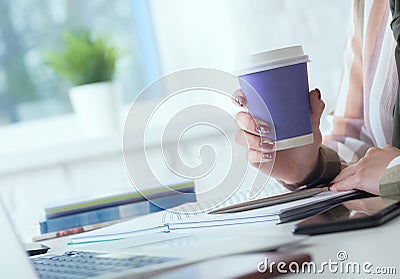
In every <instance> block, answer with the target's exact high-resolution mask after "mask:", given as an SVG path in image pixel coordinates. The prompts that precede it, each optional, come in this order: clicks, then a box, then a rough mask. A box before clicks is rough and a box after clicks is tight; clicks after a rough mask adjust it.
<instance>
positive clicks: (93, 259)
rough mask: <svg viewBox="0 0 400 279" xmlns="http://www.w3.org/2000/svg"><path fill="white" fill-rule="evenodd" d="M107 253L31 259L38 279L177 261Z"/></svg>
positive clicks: (76, 276) (74, 278)
mask: <svg viewBox="0 0 400 279" xmlns="http://www.w3.org/2000/svg"><path fill="white" fill-rule="evenodd" d="M107 255H110V254H107V253H100V252H86V251H68V252H65V253H64V254H60V255H48V256H44V257H38V258H31V262H32V264H33V266H34V268H35V270H36V272H37V274H38V276H39V278H46V279H47V278H51V279H64V278H65V279H80V278H91V277H97V276H104V275H106V274H107V273H115V272H121V271H126V270H127V269H134V268H141V267H145V266H149V265H155V264H160V263H165V262H169V261H174V260H177V259H176V258H166V257H154V256H138V255H134V256H127V257H123V258H116V257H110V256H108V257H107Z"/></svg>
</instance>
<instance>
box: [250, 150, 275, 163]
mask: <svg viewBox="0 0 400 279" xmlns="http://www.w3.org/2000/svg"><path fill="white" fill-rule="evenodd" d="M247 159H248V160H249V162H250V163H251V164H253V165H254V166H257V165H259V164H263V163H267V162H270V161H272V160H273V159H274V153H273V152H262V151H259V150H253V149H249V150H248V151H247Z"/></svg>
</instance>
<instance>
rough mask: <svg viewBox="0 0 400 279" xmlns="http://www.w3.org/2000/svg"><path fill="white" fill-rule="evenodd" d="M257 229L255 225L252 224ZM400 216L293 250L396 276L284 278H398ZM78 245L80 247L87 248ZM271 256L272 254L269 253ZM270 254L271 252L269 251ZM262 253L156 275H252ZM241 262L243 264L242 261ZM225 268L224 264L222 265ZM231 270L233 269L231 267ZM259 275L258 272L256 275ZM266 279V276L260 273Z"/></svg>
mask: <svg viewBox="0 0 400 279" xmlns="http://www.w3.org/2000/svg"><path fill="white" fill-rule="evenodd" d="M292 225H293V223H288V224H283V225H277V226H275V225H269V226H268V225H267V226H261V225H260V226H259V227H258V229H260V230H265V231H266V232H267V233H268V232H273V233H274V234H276V233H282V234H283V235H287V234H288V233H290V230H291V227H292ZM252 228H253V229H254V227H252ZM399 239H400V218H396V219H394V220H391V221H390V222H389V223H387V224H385V225H383V226H380V227H376V228H370V229H363V230H354V231H349V232H342V233H334V234H326V235H320V236H312V237H309V238H308V239H307V240H306V241H305V242H304V243H303V244H301V245H299V246H297V247H292V248H291V250H290V252H291V253H294V254H310V255H311V256H312V260H313V262H315V264H316V266H317V267H318V268H320V266H321V264H322V263H323V262H329V260H331V261H335V262H340V261H339V260H338V258H337V253H338V252H339V251H344V252H345V253H346V254H347V256H348V259H347V260H346V261H343V262H344V263H346V262H357V263H359V264H360V265H361V266H362V265H363V264H364V263H365V262H369V263H371V264H372V267H371V270H373V269H374V268H375V267H395V268H396V273H397V275H382V277H378V276H377V275H376V274H370V275H366V274H365V273H364V274H354V273H351V272H350V273H349V274H346V273H340V272H339V273H331V272H330V271H329V270H328V268H327V267H325V272H324V273H322V274H315V275H314V274H309V273H305V274H295V275H286V276H285V277H284V278H317V277H318V278H398V276H399V275H398V274H400V261H399V251H400V241H399ZM67 242H68V238H67V237H63V238H57V239H52V240H47V241H43V243H44V244H46V245H48V246H50V247H52V252H59V251H64V250H71V249H74V247H78V246H68V245H66V243H67ZM84 246H85V245H83V246H79V247H84ZM270 255H271V254H270ZM266 256H268V254H266ZM262 257H263V254H249V255H246V256H244V257H241V258H240V257H229V258H226V261H224V260H223V259H222V260H221V259H218V260H213V261H214V262H209V263H207V262H203V263H200V264H196V265H191V266H187V267H181V268H177V269H174V270H170V271H163V273H162V274H160V275H159V276H158V277H157V276H156V277H155V278H177V277H181V278H187V277H188V276H190V278H227V277H229V278H230V277H232V274H229V275H227V274H218V273H217V272H216V265H217V266H218V264H222V263H224V264H226V265H228V266H234V272H235V274H237V275H238V276H244V275H246V274H249V272H250V271H251V270H252V269H253V270H254V271H256V268H257V264H258V263H259V262H260V258H262ZM239 263H240V264H239ZM221 268H222V267H221ZM231 271H232V270H231ZM253 275H254V274H253ZM256 275H257V274H256ZM261 277H262V278H265V276H261Z"/></svg>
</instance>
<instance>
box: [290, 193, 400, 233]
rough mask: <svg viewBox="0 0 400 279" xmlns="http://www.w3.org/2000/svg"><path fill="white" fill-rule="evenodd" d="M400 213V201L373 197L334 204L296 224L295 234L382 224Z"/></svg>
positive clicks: (345, 229) (338, 230) (331, 231)
mask: <svg viewBox="0 0 400 279" xmlns="http://www.w3.org/2000/svg"><path fill="white" fill-rule="evenodd" d="M399 214H400V201H399V200H392V199H386V198H385V199H383V198H381V197H371V198H365V199H358V200H351V201H346V202H343V203H341V204H339V205H336V206H333V207H331V208H329V209H327V210H325V211H323V212H321V213H319V214H317V215H314V216H312V217H310V218H308V219H305V220H304V221H302V222H299V223H297V224H295V225H294V227H293V230H292V232H293V233H294V234H307V235H317V234H324V233H333V232H340V231H348V230H356V229H362V228H368V227H375V226H380V225H382V224H384V223H386V222H387V221H389V220H391V219H393V218H394V217H396V216H398V215H399Z"/></svg>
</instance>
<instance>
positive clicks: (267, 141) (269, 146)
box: [261, 139, 275, 149]
mask: <svg viewBox="0 0 400 279" xmlns="http://www.w3.org/2000/svg"><path fill="white" fill-rule="evenodd" d="M274 145H275V143H274V142H273V141H271V140H270V139H264V140H262V141H261V147H262V148H263V149H273V148H274Z"/></svg>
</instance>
